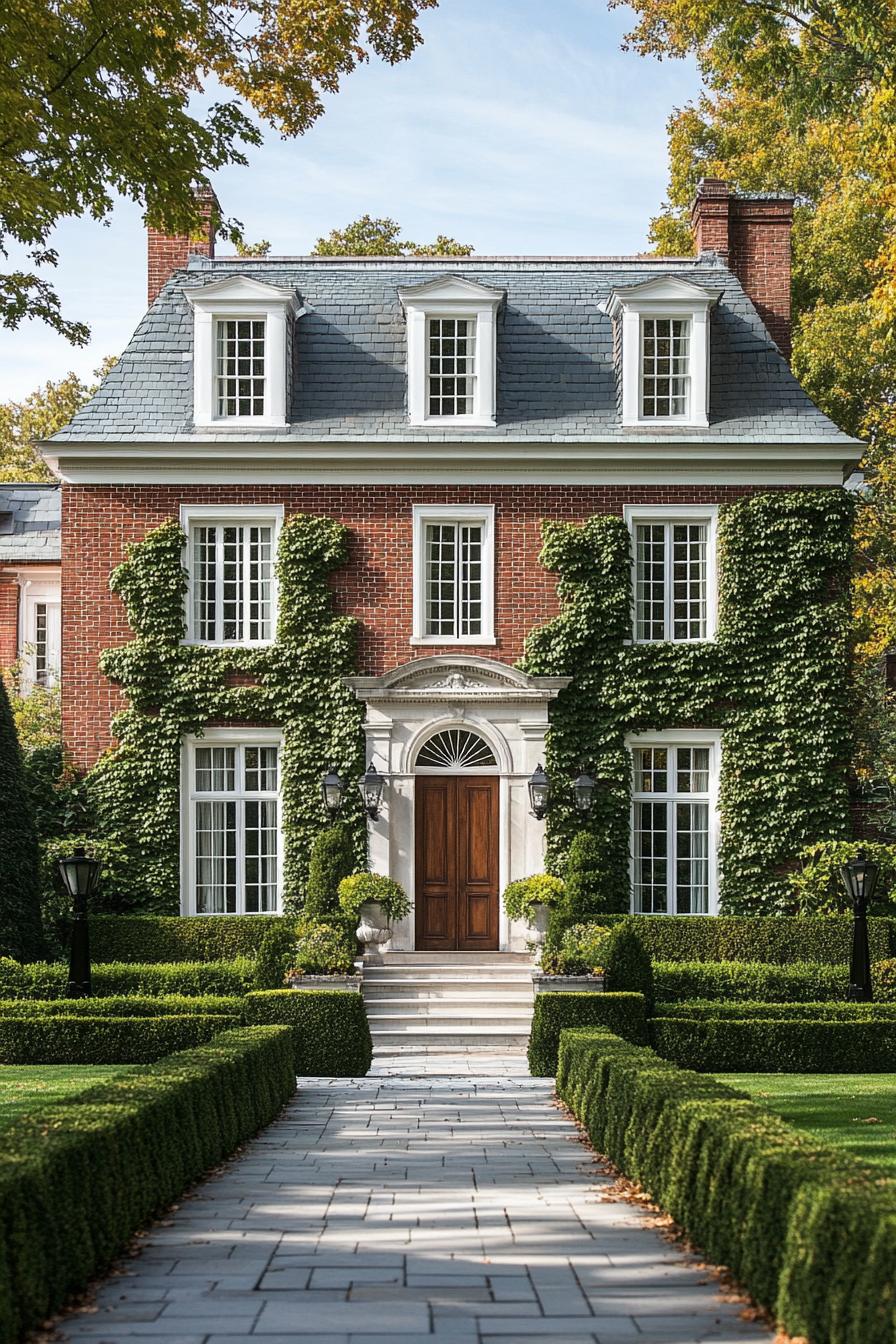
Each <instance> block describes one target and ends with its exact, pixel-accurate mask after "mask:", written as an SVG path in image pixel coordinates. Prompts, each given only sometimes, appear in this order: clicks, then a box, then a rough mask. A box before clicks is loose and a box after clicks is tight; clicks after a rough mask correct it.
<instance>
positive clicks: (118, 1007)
mask: <svg viewBox="0 0 896 1344" xmlns="http://www.w3.org/2000/svg"><path fill="white" fill-rule="evenodd" d="M174 1013H191V1014H193V1015H194V1016H195V1014H196V1013H217V1014H220V1013H224V1014H226V1015H228V1016H230V1017H242V1013H243V1000H242V998H237V997H235V996H231V997H228V998H224V997H217V996H214V995H211V994H207V995H199V994H197V995H187V994H161V995H159V997H158V998H141V997H140V996H139V995H136V994H134V995H127V994H113V995H112V996H111V997H110V998H108V999H98V998H92V999H0V1017H170V1016H171V1015H172V1014H174Z"/></svg>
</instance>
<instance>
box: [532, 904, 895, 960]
mask: <svg viewBox="0 0 896 1344" xmlns="http://www.w3.org/2000/svg"><path fill="white" fill-rule="evenodd" d="M623 921H626V922H628V923H629V924H631V925H632V926H633V927H634V928H635V929H636V930H637V932H638V935H639V936H640V938H641V940H642V941H643V943H644V946H645V948H646V949H647V951H648V952H649V954H650V956H651V957H652V958H653V959H654V960H655V961H706V962H712V961H762V962H768V963H772V964H775V965H779V966H787V965H790V964H791V963H792V962H795V961H796V962H822V963H828V964H830V965H836V964H840V965H847V966H848V965H849V953H850V948H851V946H852V920H851V918H850V917H849V916H846V915H843V916H840V915H837V916H834V917H833V918H831V917H825V918H820V917H819V918H816V917H815V916H810V915H741V916H725V915H688V917H687V919H670V918H669V916H668V915H628V916H626V915H600V914H596V915H592V916H590V917H589V919H588V922H589V923H594V924H601V925H603V926H604V927H609V926H611V925H614V924H618V923H621V922H623ZM575 922H579V923H581V922H582V918H581V916H579V917H578V921H576V920H571V919H568V918H564V917H562V916H561V915H559V914H555V915H554V916H552V919H551V926H550V929H549V931H548V944H549V946H551V947H557V946H559V943H560V939H561V938H562V935H563V930H564V928H565V927H567V926H569V925H570V924H572V923H575ZM868 941H869V944H870V947H871V957H872V960H874V961H883V960H885V959H886V958H887V957H892V956H896V919H893V918H890V917H873V918H871V919H869V921H868Z"/></svg>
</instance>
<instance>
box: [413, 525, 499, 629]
mask: <svg viewBox="0 0 896 1344" xmlns="http://www.w3.org/2000/svg"><path fill="white" fill-rule="evenodd" d="M493 514H494V510H493V508H492V507H491V506H490V505H483V507H482V508H479V507H478V506H476V505H456V506H455V507H454V508H450V507H449V508H448V509H442V508H440V507H439V506H438V505H429V504H422V505H417V506H415V508H414V537H415V543H414V639H415V641H417V642H421V643H430V644H438V643H440V642H447V643H455V642H456V643H466V644H477V643H492V642H493V640H494V631H493V610H492V609H493V591H494V557H493V546H492V530H493V521H494V520H493Z"/></svg>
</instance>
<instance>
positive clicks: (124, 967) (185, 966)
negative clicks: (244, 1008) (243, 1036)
mask: <svg viewBox="0 0 896 1344" xmlns="http://www.w3.org/2000/svg"><path fill="white" fill-rule="evenodd" d="M92 976H93V992H94V995H96V996H97V997H102V998H106V997H108V996H110V995H113V994H141V995H147V996H152V997H157V996H158V995H160V994H188V995H191V996H193V995H205V994H215V995H243V994H246V993H247V992H248V991H249V990H250V989H252V988H254V985H255V965H254V963H253V962H252V961H250V960H249V959H248V958H246V957H243V958H237V959H236V960H234V961H207V962H179V963H178V962H175V963H172V964H171V965H167V964H165V963H159V964H153V965H149V964H134V965H128V964H126V963H124V962H108V963H98V964H97V963H95V964H94V966H93V969H92ZM67 983H68V966H67V965H65V964H64V963H61V962H55V963H52V964H48V963H46V962H42V961H38V962H29V963H26V964H25V965H20V963H19V962H17V961H10V960H9V959H8V958H0V999H61V998H64V997H65V987H66V985H67Z"/></svg>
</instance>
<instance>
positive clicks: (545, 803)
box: [529, 761, 551, 821]
mask: <svg viewBox="0 0 896 1344" xmlns="http://www.w3.org/2000/svg"><path fill="white" fill-rule="evenodd" d="M550 806H551V781H550V779H549V777H548V775H547V773H546V771H545V768H544V766H543V765H542V764H541V762H540V761H539V763H538V765H537V766H536V767H535V769H534V770H533V771H532V774H531V776H530V778H529V808H530V811H531V813H532V816H533V817H534V818H535V820H536V821H544V819H545V817H546V816H547V814H548V810H549V809H550Z"/></svg>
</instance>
